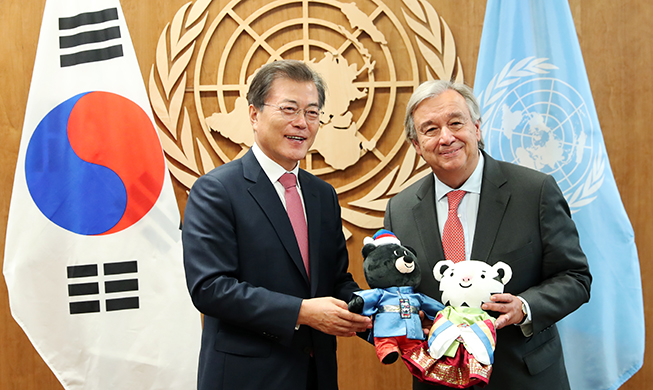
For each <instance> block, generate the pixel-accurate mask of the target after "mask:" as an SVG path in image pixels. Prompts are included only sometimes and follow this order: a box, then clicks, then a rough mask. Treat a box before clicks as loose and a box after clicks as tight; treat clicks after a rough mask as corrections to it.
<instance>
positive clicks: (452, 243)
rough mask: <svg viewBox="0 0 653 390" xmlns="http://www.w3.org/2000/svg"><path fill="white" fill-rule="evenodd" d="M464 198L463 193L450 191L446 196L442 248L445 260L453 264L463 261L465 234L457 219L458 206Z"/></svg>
mask: <svg viewBox="0 0 653 390" xmlns="http://www.w3.org/2000/svg"><path fill="white" fill-rule="evenodd" d="M463 196H465V191H462V190H458V191H451V192H449V193H448V194H447V198H448V199H449V215H448V216H447V222H445V223H444V230H443V231H442V248H443V249H444V256H445V258H446V259H447V260H451V261H453V262H454V263H458V262H459V261H464V260H465V233H463V225H462V224H461V223H460V219H459V218H458V205H459V204H460V201H461V200H462V199H463Z"/></svg>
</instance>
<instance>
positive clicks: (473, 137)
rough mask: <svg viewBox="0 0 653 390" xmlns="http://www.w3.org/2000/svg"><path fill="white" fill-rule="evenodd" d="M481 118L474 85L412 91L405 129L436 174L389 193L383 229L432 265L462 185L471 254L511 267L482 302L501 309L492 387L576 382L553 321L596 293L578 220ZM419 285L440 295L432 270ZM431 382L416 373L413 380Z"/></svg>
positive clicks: (546, 387)
mask: <svg viewBox="0 0 653 390" xmlns="http://www.w3.org/2000/svg"><path fill="white" fill-rule="evenodd" d="M480 125H481V118H480V110H479V106H478V103H477V101H476V99H475V97H474V95H473V93H472V91H471V90H470V89H469V88H468V87H466V86H464V85H462V84H455V83H450V82H447V81H441V80H438V81H429V82H425V83H423V84H422V85H420V86H419V87H418V88H417V89H416V90H415V92H414V94H413V96H412V97H411V99H410V101H409V102H408V107H407V110H406V120H405V130H406V137H407V139H408V140H409V141H410V142H411V143H412V145H413V146H414V147H415V150H416V151H417V154H419V155H420V156H421V157H422V158H424V160H425V161H426V162H427V163H428V165H429V166H430V167H431V169H432V171H433V174H432V175H428V176H427V177H425V178H424V179H422V180H420V181H419V182H417V183H415V184H414V185H412V186H411V187H409V188H407V189H406V190H404V191H402V192H401V193H399V194H398V195H397V196H395V197H394V198H392V199H391V200H390V201H389V202H388V206H387V209H386V213H385V223H384V224H385V228H386V229H388V230H391V231H393V232H394V233H395V234H396V235H397V237H398V238H399V239H400V240H401V241H402V243H403V244H404V245H407V246H410V247H412V248H414V249H415V250H416V251H417V255H418V259H419V261H420V263H421V264H420V266H421V267H422V269H426V270H432V269H433V267H434V265H435V264H436V263H437V262H438V261H440V260H443V259H445V254H444V250H443V246H442V238H441V237H442V232H443V230H444V225H445V221H446V220H447V217H448V198H447V196H446V194H447V193H448V192H450V191H452V190H463V191H465V194H464V196H463V198H462V201H461V203H460V204H459V206H458V209H457V213H456V214H457V217H458V218H459V219H460V222H461V224H462V230H463V234H462V235H463V236H464V260H470V259H473V260H482V261H485V262H487V263H489V264H491V265H492V264H495V263H496V262H498V261H503V262H505V263H507V264H509V265H510V266H511V267H512V272H513V276H512V279H511V280H510V282H508V284H507V285H506V286H505V292H504V293H503V294H495V295H493V296H492V301H491V302H487V303H485V304H484V305H483V309H484V310H487V311H490V312H494V315H495V316H496V317H497V320H496V329H497V345H496V350H495V355H494V365H493V371H492V375H491V377H490V381H489V384H488V385H487V386H486V387H485V389H486V390H488V389H491V390H495V389H501V390H512V389H515V390H517V389H519V390H523V389H528V390H540V389H541V390H553V389H555V390H565V389H569V381H568V378H567V373H566V370H565V365H564V359H563V355H562V345H561V341H560V337H559V335H558V330H557V327H556V322H558V321H559V320H561V319H562V318H564V317H565V316H566V315H568V314H569V313H571V312H573V311H574V310H576V309H577V308H578V307H579V306H581V305H582V304H583V303H585V302H587V301H588V300H589V297H590V284H591V280H592V278H591V275H590V273H589V267H588V264H587V259H586V257H585V255H584V254H583V251H582V250H581V248H580V244H579V239H578V232H577V230H576V226H575V224H574V222H573V221H572V219H571V214H570V211H569V207H568V205H567V202H566V201H565V199H564V197H563V195H562V192H561V191H560V189H559V187H558V185H557V184H556V182H555V180H554V179H553V178H552V177H551V176H549V175H546V174H543V173H540V172H537V171H534V170H531V169H527V168H524V167H520V166H517V165H514V164H510V163H506V162H502V161H497V160H495V159H493V158H492V157H490V156H489V155H488V154H486V153H485V151H483V150H482V149H483V141H482V137H481V130H480ZM453 217H455V215H454V216H453ZM418 290H419V291H420V292H422V293H425V294H427V295H429V296H431V297H433V298H435V299H440V298H441V291H440V290H439V284H438V282H437V281H436V280H435V278H434V277H433V274H432V273H431V272H423V276H422V283H421V285H420V287H419V289H418ZM433 388H438V387H437V386H431V385H429V384H426V383H421V382H419V381H418V380H416V379H414V383H413V389H433ZM442 388H445V387H442Z"/></svg>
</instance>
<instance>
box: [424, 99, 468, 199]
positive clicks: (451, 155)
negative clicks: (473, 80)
mask: <svg viewBox="0 0 653 390" xmlns="http://www.w3.org/2000/svg"><path fill="white" fill-rule="evenodd" d="M413 121H414V123H415V129H416V131H417V140H414V141H413V145H414V146H415V150H416V151H417V154H419V155H420V156H422V158H424V160H425V161H426V162H427V163H428V164H429V166H430V167H431V169H432V170H433V172H434V173H435V175H436V176H437V177H438V178H439V179H440V180H441V181H442V182H443V183H444V184H446V185H448V186H449V187H451V188H458V187H460V186H461V185H462V184H463V183H465V181H466V180H467V179H468V178H469V176H471V174H472V172H474V169H475V168H476V165H477V164H478V160H479V157H478V154H479V151H478V150H479V149H478V143H479V141H480V140H481V129H480V123H479V122H478V121H477V122H476V123H474V122H472V118H471V115H470V113H469V108H468V107H467V104H466V102H465V98H463V96H462V95H461V94H459V93H458V92H456V91H453V90H450V89H449V90H446V91H444V92H443V93H441V94H440V95H437V96H435V97H432V98H428V99H426V100H424V101H423V102H421V103H420V104H419V105H418V106H417V108H415V110H414V111H413Z"/></svg>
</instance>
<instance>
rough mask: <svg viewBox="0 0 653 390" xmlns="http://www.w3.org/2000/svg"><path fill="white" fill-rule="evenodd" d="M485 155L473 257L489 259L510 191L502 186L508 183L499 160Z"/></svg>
mask: <svg viewBox="0 0 653 390" xmlns="http://www.w3.org/2000/svg"><path fill="white" fill-rule="evenodd" d="M483 157H485V168H484V172H483V184H482V185H481V199H480V203H479V205H478V217H477V219H476V234H475V235H474V244H473V246H472V255H471V258H472V259H473V260H482V261H487V260H488V258H489V256H490V251H491V250H492V246H493V245H494V241H495V239H496V237H497V233H498V232H499V226H500V225H501V221H502V219H503V216H504V214H505V211H506V207H507V206H508V201H509V200H510V192H509V191H508V190H506V189H503V188H502V186H503V185H504V184H505V183H506V177H505V176H504V175H503V172H501V168H500V167H499V164H498V163H497V161H496V160H494V159H493V158H492V157H490V156H488V155H487V153H485V152H483Z"/></svg>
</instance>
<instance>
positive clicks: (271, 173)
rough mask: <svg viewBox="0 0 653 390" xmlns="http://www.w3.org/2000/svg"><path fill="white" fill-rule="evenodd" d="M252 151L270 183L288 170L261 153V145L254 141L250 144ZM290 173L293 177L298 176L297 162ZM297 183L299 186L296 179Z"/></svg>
mask: <svg viewBox="0 0 653 390" xmlns="http://www.w3.org/2000/svg"><path fill="white" fill-rule="evenodd" d="M252 152H253V153H254V157H256V160H257V161H258V163H259V164H260V165H261V168H263V172H265V174H266V175H267V177H268V178H269V179H270V181H271V182H272V183H276V182H277V181H278V180H279V178H280V177H281V175H283V174H284V173H286V172H288V171H286V169H285V168H284V167H282V166H281V165H279V164H277V163H276V162H275V161H274V160H272V159H271V158H270V157H268V156H267V155H266V154H265V153H263V150H261V147H260V146H258V145H257V144H256V143H254V145H252ZM290 173H294V174H295V177H299V176H298V175H299V164H297V165H295V168H293V169H292V171H290ZM297 185H298V186H299V180H297Z"/></svg>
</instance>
